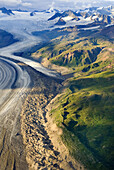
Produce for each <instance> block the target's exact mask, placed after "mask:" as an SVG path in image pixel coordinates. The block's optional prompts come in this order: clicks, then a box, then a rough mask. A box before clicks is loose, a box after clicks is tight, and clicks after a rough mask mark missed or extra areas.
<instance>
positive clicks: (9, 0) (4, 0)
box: [0, 0, 32, 6]
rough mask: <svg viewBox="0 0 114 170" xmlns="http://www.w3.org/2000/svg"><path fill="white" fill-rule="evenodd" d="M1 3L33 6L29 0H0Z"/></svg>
mask: <svg viewBox="0 0 114 170" xmlns="http://www.w3.org/2000/svg"><path fill="white" fill-rule="evenodd" d="M0 4H3V5H6V6H17V5H22V6H31V5H32V4H31V3H29V2H24V1H23V0H0Z"/></svg>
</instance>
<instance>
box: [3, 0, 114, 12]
mask: <svg viewBox="0 0 114 170" xmlns="http://www.w3.org/2000/svg"><path fill="white" fill-rule="evenodd" d="M108 5H114V0H0V7H3V6H5V7H7V8H11V9H12V8H21V9H31V10H32V9H38V10H42V9H48V8H50V7H54V8H59V9H81V8H87V7H91V6H95V7H101V6H108Z"/></svg>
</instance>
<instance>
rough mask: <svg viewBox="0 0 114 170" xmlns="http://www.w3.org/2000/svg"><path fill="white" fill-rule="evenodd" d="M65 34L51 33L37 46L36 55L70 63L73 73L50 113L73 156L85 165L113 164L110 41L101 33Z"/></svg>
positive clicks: (104, 167) (95, 168) (103, 168)
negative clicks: (51, 37) (55, 35)
mask: <svg viewBox="0 0 114 170" xmlns="http://www.w3.org/2000/svg"><path fill="white" fill-rule="evenodd" d="M69 37H70V38H69ZM69 37H68V36H67V38H66V37H64V38H62V39H61V37H59V38H57V39H54V40H52V41H51V42H50V43H49V44H48V45H47V46H44V47H43V48H41V49H40V50H38V51H37V52H36V57H43V58H47V59H48V60H49V61H50V62H51V63H53V64H56V65H58V66H64V67H68V68H72V72H73V73H74V77H72V78H70V79H68V80H67V83H65V86H64V90H63V92H62V93H61V95H60V97H58V98H57V99H56V101H55V102H54V103H53V106H52V108H53V109H52V110H51V113H50V115H51V116H52V117H53V119H54V121H55V122H56V124H57V125H58V126H59V127H61V128H62V129H63V134H62V136H61V137H62V140H63V142H64V143H65V145H66V146H67V147H68V149H69V151H70V153H71V155H73V157H74V158H75V159H76V160H79V161H80V162H81V163H83V164H84V165H85V167H86V168H87V169H90V170H112V169H113V167H114V165H113V162H114V161H113V158H114V151H113V148H114V145H113V141H114V137H113V134H114V116H113V112H114V106H113V103H114V95H113V92H114V87H113V84H114V71H113V66H114V60H113V57H114V52H113V42H112V40H111V41H109V39H108V38H106V37H105V38H104V37H102V36H101V35H100V34H99V36H98V34H97V35H96V34H93V35H91V36H89V37H88V36H87V37H85V36H84V37H82V38H79V37H78V38H77V37H75V36H74V37H75V38H71V37H73V36H71V35H69ZM56 40H57V41H56Z"/></svg>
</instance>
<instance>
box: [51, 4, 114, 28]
mask: <svg viewBox="0 0 114 170" xmlns="http://www.w3.org/2000/svg"><path fill="white" fill-rule="evenodd" d="M55 19H58V21H57V23H56V25H65V24H66V23H67V22H68V21H79V20H86V21H93V22H102V23H106V24H113V23H114V8H113V7H112V6H110V7H107V8H104V7H103V8H97V7H93V8H86V9H85V10H79V11H76V12H74V11H72V10H67V11H64V12H63V13H60V12H57V13H55V14H54V15H53V16H52V17H51V18H49V19H48V21H50V20H55Z"/></svg>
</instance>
